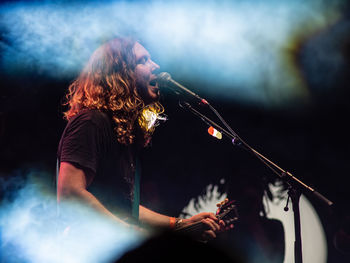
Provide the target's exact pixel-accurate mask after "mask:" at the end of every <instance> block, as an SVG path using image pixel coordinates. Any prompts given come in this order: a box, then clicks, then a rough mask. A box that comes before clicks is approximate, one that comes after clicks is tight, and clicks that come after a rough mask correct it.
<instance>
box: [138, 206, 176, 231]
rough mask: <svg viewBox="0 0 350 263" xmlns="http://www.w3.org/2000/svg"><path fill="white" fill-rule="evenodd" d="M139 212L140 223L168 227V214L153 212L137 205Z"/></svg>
mask: <svg viewBox="0 0 350 263" xmlns="http://www.w3.org/2000/svg"><path fill="white" fill-rule="evenodd" d="M139 212H140V215H139V220H140V221H141V222H142V223H145V224H148V225H152V226H158V227H170V217H169V216H166V215H162V214H159V213H157V212H154V211H152V210H150V209H148V208H146V207H144V206H142V205H140V206H139Z"/></svg>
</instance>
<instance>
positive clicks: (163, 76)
mask: <svg viewBox="0 0 350 263" xmlns="http://www.w3.org/2000/svg"><path fill="white" fill-rule="evenodd" d="M170 80H171V76H170V74H169V73H168V72H161V73H159V74H158V75H157V82H158V84H159V85H160V86H167V82H168V81H170Z"/></svg>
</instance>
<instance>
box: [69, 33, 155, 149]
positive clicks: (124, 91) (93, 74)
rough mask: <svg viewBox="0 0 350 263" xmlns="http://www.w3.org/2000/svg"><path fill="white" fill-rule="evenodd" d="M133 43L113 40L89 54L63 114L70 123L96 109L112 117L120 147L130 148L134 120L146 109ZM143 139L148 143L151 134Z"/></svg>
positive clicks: (70, 92)
mask: <svg viewBox="0 0 350 263" xmlns="http://www.w3.org/2000/svg"><path fill="white" fill-rule="evenodd" d="M135 43H136V41H135V40H133V39H131V38H115V39H112V40H110V41H108V42H107V43H105V44H103V45H102V46H100V47H99V48H98V49H97V50H96V51H95V52H94V53H93V54H92V56H91V57H90V59H89V61H88V63H87V64H86V66H85V68H84V69H83V71H82V72H81V73H80V75H79V76H78V78H77V79H75V80H74V81H73V83H72V84H71V85H70V86H69V89H68V93H67V94H66V102H65V103H64V105H68V107H69V109H68V111H66V112H64V117H65V119H67V120H70V119H71V118H72V117H73V116H75V115H77V114H78V113H79V112H81V111H82V110H83V109H98V110H100V111H103V112H106V113H108V114H109V115H110V116H112V119H113V121H114V124H115V125H114V131H115V133H116V137H117V140H118V142H119V143H121V144H125V145H129V144H132V143H133V142H134V140H135V134H136V125H137V122H136V119H137V118H138V116H139V114H140V112H141V110H142V109H143V108H144V107H145V103H144V101H143V100H142V98H141V97H140V95H139V93H138V91H137V88H136V79H135V74H134V69H135V67H136V58H135V54H134V52H133V47H134V45H135ZM156 104H159V103H156ZM159 105H160V104H159ZM160 107H161V106H160ZM143 135H144V139H145V140H144V141H149V139H150V138H147V137H150V134H146V133H145V132H144V134H143Z"/></svg>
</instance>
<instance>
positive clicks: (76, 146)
mask: <svg viewBox="0 0 350 263" xmlns="http://www.w3.org/2000/svg"><path fill="white" fill-rule="evenodd" d="M99 130H100V129H99V128H98V126H96V124H95V123H93V122H92V121H91V119H89V118H87V116H84V115H81V116H79V117H77V118H75V119H73V120H72V121H71V122H69V123H68V125H67V127H66V129H65V132H64V134H63V136H62V139H61V142H60V147H59V153H60V154H59V159H60V162H69V163H72V164H78V165H79V166H81V167H83V168H89V169H91V170H92V171H93V172H94V173H95V174H96V171H97V165H98V159H99V155H100V145H99V137H100V136H99Z"/></svg>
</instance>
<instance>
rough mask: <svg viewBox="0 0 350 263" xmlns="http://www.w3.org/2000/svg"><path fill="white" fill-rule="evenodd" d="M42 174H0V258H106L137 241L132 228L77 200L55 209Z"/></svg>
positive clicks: (37, 260) (52, 260) (20, 260)
mask: <svg viewBox="0 0 350 263" xmlns="http://www.w3.org/2000/svg"><path fill="white" fill-rule="evenodd" d="M47 177H50V175H49V174H47V173H45V172H40V171H39V172H32V173H30V174H28V176H26V177H23V176H22V175H17V176H12V177H10V178H11V179H7V180H5V179H4V178H2V177H0V180H1V182H0V183H1V184H0V185H1V188H2V189H1V190H2V192H3V193H4V197H5V198H4V199H3V201H2V203H1V206H0V241H1V242H0V243H1V250H0V252H1V253H0V255H1V256H0V261H1V262H9V263H11V262H35V263H40V262H42V263H44V262H45V263H51V262H53V263H56V262H67V263H69V262H72V263H73V262H75V263H77V262H87V263H88V262H91V263H92V262H111V261H113V260H116V259H118V258H119V257H120V256H122V255H123V254H124V253H125V252H126V251H127V250H130V249H132V248H133V247H135V246H136V245H138V244H139V243H140V242H141V241H142V239H143V238H141V236H140V235H139V234H138V233H136V232H134V231H130V230H129V229H128V230H127V229H125V228H123V227H121V226H119V225H115V224H112V223H111V222H109V221H107V220H106V219H105V218H102V217H101V216H100V215H97V214H96V213H95V212H93V211H91V210H89V209H88V208H86V207H83V206H81V205H79V204H77V203H68V204H66V205H64V206H60V208H59V210H58V208H57V204H56V199H55V196H54V195H53V193H52V191H51V190H50V189H49V187H48V185H47V184H46V183H43V180H42V178H47ZM50 178H51V177H50Z"/></svg>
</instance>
